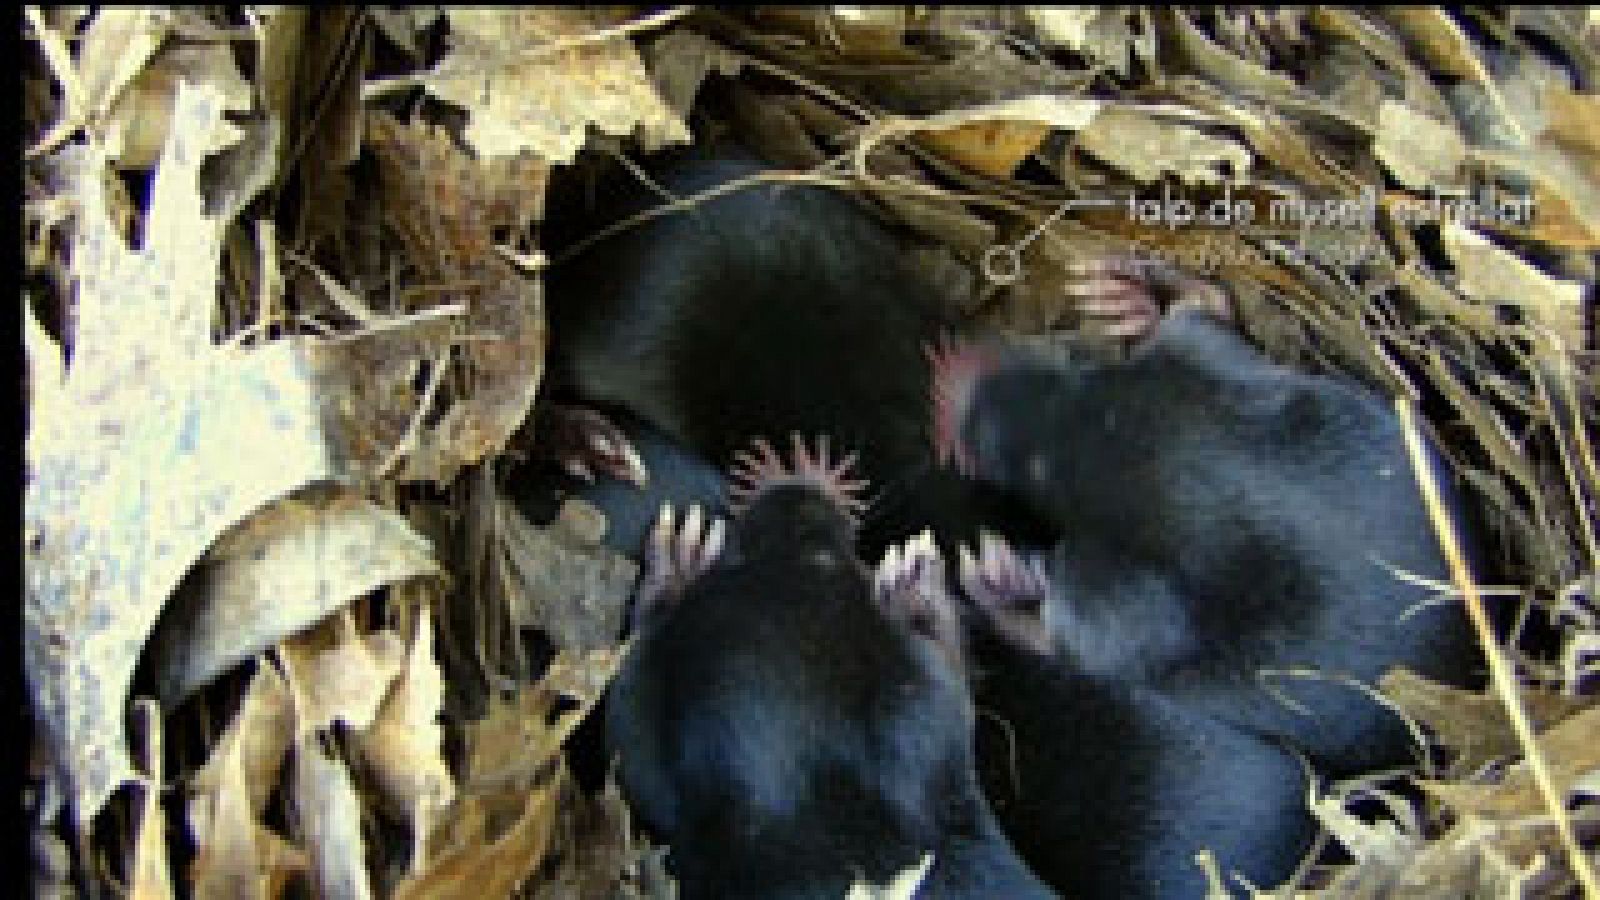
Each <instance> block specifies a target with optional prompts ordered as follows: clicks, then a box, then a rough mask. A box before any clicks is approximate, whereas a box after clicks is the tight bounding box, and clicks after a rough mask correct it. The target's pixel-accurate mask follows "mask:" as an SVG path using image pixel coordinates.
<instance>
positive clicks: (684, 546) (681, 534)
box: [633, 504, 727, 628]
mask: <svg viewBox="0 0 1600 900" xmlns="http://www.w3.org/2000/svg"><path fill="white" fill-rule="evenodd" d="M726 537H727V523H726V522H725V521H724V520H722V519H720V518H717V517H714V516H711V517H708V516H707V515H706V514H705V513H704V512H703V511H702V510H701V509H700V507H699V506H691V507H689V512H688V513H687V514H686V515H685V516H684V518H683V523H682V526H681V527H680V526H679V524H678V522H677V516H676V515H675V514H674V512H673V509H672V505H671V504H667V505H665V506H662V507H661V515H659V516H658V517H656V524H655V528H654V529H653V530H652V531H651V532H650V539H649V541H647V542H646V544H645V558H644V577H643V579H641V581H640V582H639V590H638V595H637V599H636V600H635V601H634V607H633V615H634V627H635V628H637V627H638V625H639V623H641V622H644V621H646V620H647V618H648V617H650V616H654V615H658V614H660V613H661V612H662V611H664V610H666V609H668V608H670V607H671V606H672V605H673V604H674V603H675V602H676V601H677V599H678V597H679V596H680V595H681V594H682V593H683V591H684V589H685V588H687V587H688V586H689V585H690V584H691V583H692V582H693V581H694V579H695V578H696V577H698V576H699V575H700V573H701V572H704V571H705V570H706V569H707V568H708V567H709V566H710V565H711V564H712V563H713V562H715V561H716V559H717V557H718V556H719V555H720V554H721V553H722V547H723V544H724V542H725V540H726Z"/></svg>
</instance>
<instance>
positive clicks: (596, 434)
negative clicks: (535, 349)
mask: <svg viewBox="0 0 1600 900" xmlns="http://www.w3.org/2000/svg"><path fill="white" fill-rule="evenodd" d="M534 435H535V438H534V440H535V444H534V446H535V447H536V448H537V450H538V454H539V455H540V456H543V457H545V458H547V459H551V460H554V461H555V462H556V463H557V464H558V465H560V466H561V467H562V468H563V469H565V470H566V471H567V474H569V475H571V476H572V477H574V478H577V479H579V480H581V481H586V482H589V483H593V482H594V479H595V473H597V472H598V473H601V474H604V475H608V476H610V477H612V478H616V479H619V480H621V481H626V482H629V483H630V484H636V485H638V486H640V487H643V486H645V485H646V484H647V483H649V480H650V473H649V472H648V471H647V470H646V469H645V465H644V460H642V459H640V458H639V454H638V451H636V450H634V449H633V443H632V442H631V441H629V440H628V436H627V435H625V434H623V432H622V429H620V428H618V427H617V426H616V424H615V423H613V422H612V421H611V420H610V419H608V418H606V417H605V415H604V414H602V413H601V412H600V411H599V410H595V409H591V408H589V407H586V406H563V405H559V404H552V405H549V406H545V407H544V408H542V409H541V410H540V411H539V413H538V414H537V417H536V419H535V426H534Z"/></svg>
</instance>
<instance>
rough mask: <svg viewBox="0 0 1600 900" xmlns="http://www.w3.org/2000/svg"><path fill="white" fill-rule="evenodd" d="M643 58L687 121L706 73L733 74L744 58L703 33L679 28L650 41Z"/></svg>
mask: <svg viewBox="0 0 1600 900" xmlns="http://www.w3.org/2000/svg"><path fill="white" fill-rule="evenodd" d="M644 62H645V67H646V68H647V69H649V71H650V79H651V81H653V82H654V83H655V86H656V89H657V90H658V91H660V92H661V99H662V102H664V103H665V104H666V105H667V108H668V109H670V110H672V112H673V113H674V114H675V115H676V116H677V117H678V118H679V119H680V120H682V121H685V122H686V121H688V118H689V110H690V108H691V107H693V106H694V98H695V95H696V94H697V93H699V91H700V85H701V84H702V83H704V82H705V80H706V76H707V75H709V74H711V73H712V72H716V73H717V74H719V75H722V76H723V77H725V78H732V77H733V76H734V75H735V74H737V73H738V71H739V68H740V66H742V65H743V64H744V59H743V57H741V56H740V55H739V54H738V53H735V52H734V51H732V50H730V49H728V48H727V47H725V46H723V45H722V44H719V43H717V42H716V41H713V40H711V39H710V38H708V37H705V36H704V35H702V34H699V33H697V32H693V31H689V30H687V29H682V28H680V29H676V30H674V31H672V32H669V33H668V34H665V35H662V36H661V38H660V39H658V40H656V41H654V42H653V43H651V45H650V47H649V48H648V49H647V50H646V51H645V53H644Z"/></svg>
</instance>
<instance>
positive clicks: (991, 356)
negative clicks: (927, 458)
mask: <svg viewBox="0 0 1600 900" xmlns="http://www.w3.org/2000/svg"><path fill="white" fill-rule="evenodd" d="M922 350H923V354H924V355H925V356H926V357H927V358H928V363H929V365H930V366H932V368H933V375H932V377H931V378H930V379H929V380H928V394H929V397H928V400H929V405H930V406H931V408H932V410H933V447H934V456H935V459H937V460H938V462H939V464H940V465H947V464H949V463H950V462H952V461H953V462H954V463H955V465H956V468H957V469H959V470H960V471H961V472H962V474H965V475H970V474H971V473H972V470H973V466H974V463H973V459H972V450H971V448H970V447H968V446H966V444H965V443H963V442H962V440H961V422H962V420H963V419H964V418H965V417H966V413H967V410H968V408H970V407H971V405H972V394H973V391H974V389H975V388H976V387H977V384H978V381H979V380H980V379H982V378H983V376H984V375H986V374H988V373H989V372H990V371H992V370H993V369H994V368H995V366H997V365H998V364H999V361H1000V360H999V357H998V355H997V354H996V353H995V352H994V351H993V349H991V348H988V347H985V346H983V345H981V344H978V343H975V342H972V341H963V340H957V339H955V338H951V337H950V336H949V335H944V336H941V337H940V339H939V341H938V343H937V344H927V345H924V346H923V348H922Z"/></svg>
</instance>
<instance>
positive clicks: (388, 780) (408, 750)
mask: <svg viewBox="0 0 1600 900" xmlns="http://www.w3.org/2000/svg"><path fill="white" fill-rule="evenodd" d="M443 704H444V679H443V677H442V676H441V674H440V671H439V664H438V662H436V661H435V660H434V657H433V622H432V619H431V617H430V616H429V615H428V610H427V607H423V609H422V612H421V615H419V616H418V618H417V624H416V637H415V638H413V639H412V641H411V648H410V650H409V651H408V652H407V653H406V662H405V668H404V669H403V670H402V671H401V673H400V677H399V679H398V680H397V681H396V682H395V685H394V687H393V689H391V690H390V691H389V696H388V697H387V698H385V699H384V702H383V706H382V707H380V708H379V710H378V716H377V718H376V719H374V720H373V723H372V727H371V728H368V729H367V730H366V731H365V732H363V733H361V734H360V735H359V736H358V739H357V745H358V746H359V747H360V748H361V755H362V757H363V758H364V759H365V760H366V761H367V764H368V765H369V766H371V768H372V770H373V773H374V775H375V776H376V778H377V782H378V787H379V789H381V790H382V791H383V792H384V796H385V798H386V799H387V800H388V801H389V802H390V803H391V804H393V805H394V806H395V807H397V808H399V809H401V810H403V811H405V812H406V814H407V815H408V817H409V819H410V822H411V827H412V835H413V837H414V838H415V841H416V847H415V849H414V852H413V855H412V861H411V864H412V867H413V870H415V869H416V867H418V866H420V865H421V864H422V863H423V861H424V853H423V850H424V846H423V845H424V842H425V841H426V839H427V836H428V833H429V832H430V831H432V828H433V823H434V821H435V819H436V817H437V816H438V814H439V812H440V811H442V810H443V809H444V808H445V807H446V806H448V805H450V802H451V801H452V800H453V799H454V798H455V782H454V781H453V780H452V779H451V777H450V769H449V767H448V766H446V765H445V761H444V756H443V753H442V751H443V747H442V742H443V740H444V732H443V730H442V729H441V728H440V726H439V711H440V708H441V707H442V706H443Z"/></svg>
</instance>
